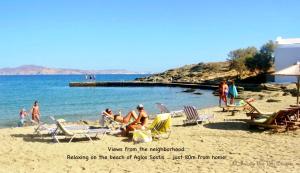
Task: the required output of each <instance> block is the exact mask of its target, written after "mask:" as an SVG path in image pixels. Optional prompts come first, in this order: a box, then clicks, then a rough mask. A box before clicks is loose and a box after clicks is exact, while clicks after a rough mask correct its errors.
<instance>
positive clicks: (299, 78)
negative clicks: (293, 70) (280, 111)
mask: <svg viewBox="0 0 300 173" xmlns="http://www.w3.org/2000/svg"><path fill="white" fill-rule="evenodd" d="M299 85H300V76H298V81H297V105H299Z"/></svg>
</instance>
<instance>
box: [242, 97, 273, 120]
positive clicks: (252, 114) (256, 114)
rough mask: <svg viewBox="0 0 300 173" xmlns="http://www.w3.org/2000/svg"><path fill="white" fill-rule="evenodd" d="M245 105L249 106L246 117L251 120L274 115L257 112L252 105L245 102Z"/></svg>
mask: <svg viewBox="0 0 300 173" xmlns="http://www.w3.org/2000/svg"><path fill="white" fill-rule="evenodd" d="M246 103H247V104H248V106H249V112H248V113H246V115H247V116H249V117H251V119H255V118H258V117H260V116H263V117H266V116H271V115H273V114H274V112H263V111H261V110H259V109H258V108H257V107H255V106H254V105H253V104H251V103H250V102H247V101H246Z"/></svg>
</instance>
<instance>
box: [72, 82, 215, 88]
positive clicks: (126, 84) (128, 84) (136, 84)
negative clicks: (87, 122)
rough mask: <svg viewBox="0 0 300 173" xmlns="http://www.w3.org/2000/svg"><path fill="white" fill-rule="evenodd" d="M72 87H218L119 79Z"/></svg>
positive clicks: (78, 83) (73, 85)
mask: <svg viewBox="0 0 300 173" xmlns="http://www.w3.org/2000/svg"><path fill="white" fill-rule="evenodd" d="M69 86H70V87H182V88H197V89H217V88H218V86H216V85H208V84H197V83H162V82H139V81H118V82H94V81H93V82H71V83H69Z"/></svg>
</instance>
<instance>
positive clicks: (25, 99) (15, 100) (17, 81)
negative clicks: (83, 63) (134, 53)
mask: <svg viewBox="0 0 300 173" xmlns="http://www.w3.org/2000/svg"><path fill="white" fill-rule="evenodd" d="M143 76H145V75H97V76H96V80H97V81H130V80H134V79H135V78H137V77H143ZM84 80H85V76H83V75H33V76H23V75H20V76H0V127H14V126H17V122H18V116H19V115H18V114H19V110H20V109H21V108H23V107H24V108H25V109H26V110H27V111H29V110H30V108H31V107H32V104H33V102H34V101H35V100H38V101H39V105H40V111H41V120H42V121H44V122H50V119H49V116H50V115H52V116H55V117H57V118H64V119H66V120H67V121H76V120H96V119H98V118H99V115H100V112H101V111H103V110H104V109H105V108H107V107H109V108H112V110H114V111H116V112H117V111H119V110H121V112H122V114H126V113H127V112H128V111H130V110H133V109H135V107H136V105H137V104H140V103H141V104H144V106H145V109H146V111H147V112H148V114H150V115H155V114H156V113H158V112H159V111H158V109H157V108H156V106H155V103H157V102H160V103H164V104H165V105H167V107H168V108H169V109H171V110H180V109H182V108H183V105H194V106H196V107H198V108H203V107H208V106H214V105H217V104H218V99H217V98H216V97H215V96H213V95H212V91H210V90H201V91H200V90H199V92H201V93H203V95H195V94H192V93H185V92H182V91H183V90H184V89H183V88H169V87H123V88H121V87H87V88H71V87H69V82H74V81H84Z"/></svg>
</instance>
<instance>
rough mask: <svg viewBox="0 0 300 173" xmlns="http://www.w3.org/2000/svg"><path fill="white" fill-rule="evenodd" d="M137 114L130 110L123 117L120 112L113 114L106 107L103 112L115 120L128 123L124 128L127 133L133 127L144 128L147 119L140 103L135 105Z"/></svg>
mask: <svg viewBox="0 0 300 173" xmlns="http://www.w3.org/2000/svg"><path fill="white" fill-rule="evenodd" d="M136 109H137V111H138V114H137V113H136V112H135V111H130V112H129V113H128V114H127V115H126V116H125V117H123V116H121V115H120V114H116V115H114V114H113V112H112V110H111V109H106V110H105V111H104V112H103V114H104V115H106V116H108V117H110V118H112V119H114V120H115V121H117V122H120V123H123V124H128V123H130V124H128V125H127V126H126V130H125V131H124V132H125V133H126V134H128V132H129V131H133V130H135V129H144V128H145V125H146V124H147V121H148V115H147V113H146V111H145V110H144V106H143V105H142V104H140V105H138V106H137V108H136Z"/></svg>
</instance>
